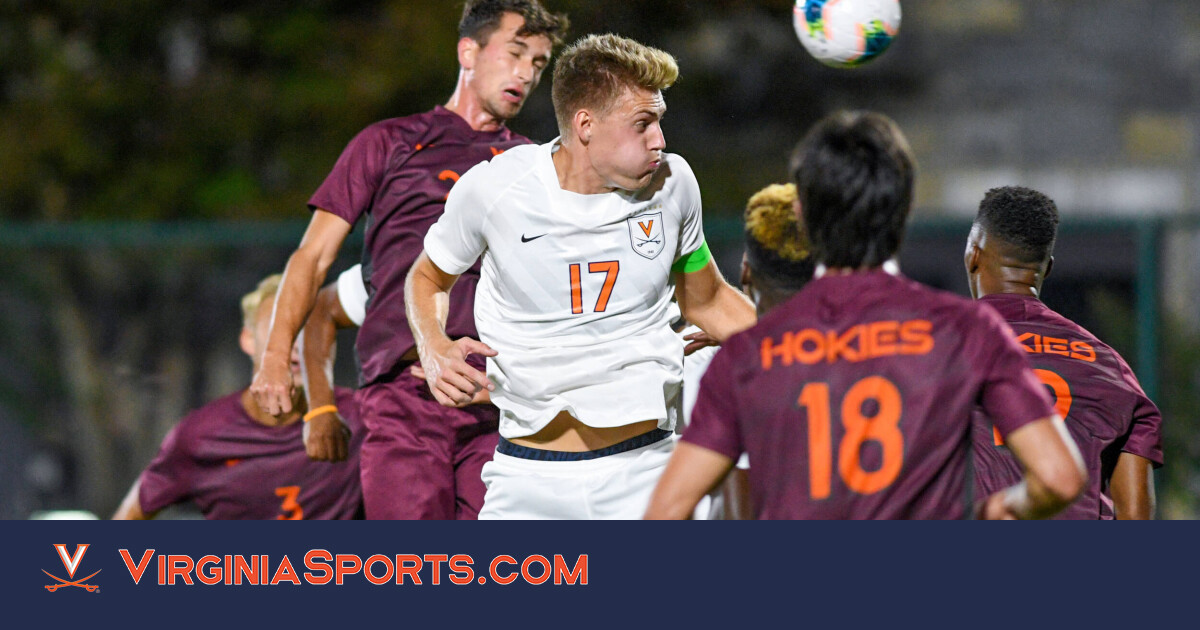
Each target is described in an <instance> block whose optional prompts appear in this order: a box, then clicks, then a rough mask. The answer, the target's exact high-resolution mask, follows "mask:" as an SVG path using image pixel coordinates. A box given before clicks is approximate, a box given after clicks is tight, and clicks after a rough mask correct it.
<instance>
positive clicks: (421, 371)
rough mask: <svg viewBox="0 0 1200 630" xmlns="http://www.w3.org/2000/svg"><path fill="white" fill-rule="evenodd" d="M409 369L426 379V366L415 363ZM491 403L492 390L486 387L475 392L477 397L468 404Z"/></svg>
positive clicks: (420, 377) (414, 374)
mask: <svg viewBox="0 0 1200 630" xmlns="http://www.w3.org/2000/svg"><path fill="white" fill-rule="evenodd" d="M408 371H409V372H411V373H412V375H413V376H415V377H417V378H419V379H421V380H422V381H423V380H425V368H422V367H421V364H420V363H416V364H414V365H413V366H412V367H410V368H408ZM491 403H492V392H491V391H489V390H488V389H486V388H485V389H481V390H479V391H478V392H477V393H476V394H475V397H474V398H472V399H471V402H470V403H468V404H470V405H490V404H491Z"/></svg>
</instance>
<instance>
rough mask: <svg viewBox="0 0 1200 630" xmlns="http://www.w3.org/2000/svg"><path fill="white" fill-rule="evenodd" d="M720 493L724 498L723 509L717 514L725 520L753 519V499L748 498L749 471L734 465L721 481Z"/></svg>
mask: <svg viewBox="0 0 1200 630" xmlns="http://www.w3.org/2000/svg"><path fill="white" fill-rule="evenodd" d="M720 492H721V495H722V497H723V498H724V509H723V510H722V513H721V514H720V515H719V516H711V517H710V518H720V519H722V520H726V521H752V520H754V501H753V500H752V499H751V498H750V472H749V471H747V470H745V469H742V468H738V467H736V466H735V467H734V468H733V470H731V471H729V474H728V475H726V476H725V481H723V482H721V489H720Z"/></svg>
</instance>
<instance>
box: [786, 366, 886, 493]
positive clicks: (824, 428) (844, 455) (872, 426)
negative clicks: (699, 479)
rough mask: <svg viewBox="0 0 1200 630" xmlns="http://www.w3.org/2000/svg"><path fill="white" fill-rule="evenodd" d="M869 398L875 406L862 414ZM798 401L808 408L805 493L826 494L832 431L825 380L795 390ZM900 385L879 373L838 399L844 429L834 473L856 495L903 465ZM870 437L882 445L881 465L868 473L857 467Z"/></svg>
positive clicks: (877, 485) (883, 484)
mask: <svg viewBox="0 0 1200 630" xmlns="http://www.w3.org/2000/svg"><path fill="white" fill-rule="evenodd" d="M868 400H873V401H875V403H876V411H875V413H874V414H873V415H870V416H868V415H866V414H864V413H863V411H862V407H863V403H865V402H866V401H868ZM799 402H800V406H801V407H804V408H805V410H807V412H808V479H809V496H811V497H812V498H813V499H825V498H828V497H829V494H830V492H831V490H832V481H833V479H832V478H833V435H832V429H833V427H832V426H831V424H832V420H831V413H830V406H831V403H830V397H829V384H828V383H808V384H807V385H805V386H804V389H802V390H800V400H799ZM903 406H904V405H903V403H902V401H901V400H900V390H899V389H896V386H895V384H893V383H892V382H891V381H889V380H888V379H886V378H884V377H882V376H868V377H867V378H864V379H862V380H861V381H858V382H857V383H855V384H854V385H853V386H851V387H850V390H849V391H847V392H846V396H845V397H843V398H842V408H841V412H842V413H841V416H842V426H843V427H845V429H846V434H845V435H844V436H843V437H842V441H841V444H839V445H838V475H839V476H840V477H841V478H842V481H843V482H845V484H846V487H848V488H850V489H851V490H853V491H854V492H857V493H859V494H873V493H876V492H879V491H880V490H883V489H884V488H886V487H888V486H890V485H891V484H892V482H894V481H895V480H896V477H898V476H900V469H901V467H902V466H903V465H904V434H902V433H901V432H900V412H901V410H902V409H903ZM867 440H873V441H875V442H878V443H879V445H880V446H881V447H883V465H882V466H880V467H879V470H876V471H873V472H869V471H867V470H865V469H863V467H862V463H861V462H860V460H859V458H860V452H861V451H862V445H863V442H866V441H867Z"/></svg>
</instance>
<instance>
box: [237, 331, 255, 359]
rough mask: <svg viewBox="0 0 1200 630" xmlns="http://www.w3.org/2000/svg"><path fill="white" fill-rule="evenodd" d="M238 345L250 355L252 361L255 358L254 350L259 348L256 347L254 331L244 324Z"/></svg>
mask: <svg viewBox="0 0 1200 630" xmlns="http://www.w3.org/2000/svg"><path fill="white" fill-rule="evenodd" d="M238 345H239V346H241V347H242V352H245V353H246V356H249V357H250V360H251V361H253V360H254V359H255V357H254V351H255V350H257V348H255V347H254V345H255V344H254V331H252V330H250V329H249V328H246V327H245V326H243V327H242V334H241V335H239V336H238Z"/></svg>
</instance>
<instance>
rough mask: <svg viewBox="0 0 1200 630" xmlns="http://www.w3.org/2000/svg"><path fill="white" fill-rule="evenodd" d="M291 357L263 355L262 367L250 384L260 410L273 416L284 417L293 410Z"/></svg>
mask: <svg viewBox="0 0 1200 630" xmlns="http://www.w3.org/2000/svg"><path fill="white" fill-rule="evenodd" d="M290 360H291V357H289V356H286V355H285V356H283V357H280V358H274V357H272V355H271V353H269V352H268V353H266V354H264V355H263V360H262V365H261V366H260V367H259V368H258V372H257V373H256V374H255V375H254V381H253V382H251V383H250V394H251V395H252V396H254V402H256V403H258V406H259V408H261V409H262V410H263V411H264V412H266V413H268V414H270V415H272V416H282V415H283V414H285V413H288V412H290V411H291V410H292V387H293V385H292V366H291V361H290Z"/></svg>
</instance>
